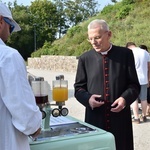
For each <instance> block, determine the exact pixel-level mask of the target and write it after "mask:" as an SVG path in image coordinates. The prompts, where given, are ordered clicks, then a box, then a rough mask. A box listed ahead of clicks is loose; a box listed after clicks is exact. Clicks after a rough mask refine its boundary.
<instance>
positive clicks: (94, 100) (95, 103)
mask: <svg viewBox="0 0 150 150" xmlns="http://www.w3.org/2000/svg"><path fill="white" fill-rule="evenodd" d="M100 97H101V95H96V94H94V95H92V96H91V97H90V99H89V105H90V106H91V108H92V110H93V109H94V108H96V107H100V106H101V105H103V104H104V102H103V101H101V100H100Z"/></svg>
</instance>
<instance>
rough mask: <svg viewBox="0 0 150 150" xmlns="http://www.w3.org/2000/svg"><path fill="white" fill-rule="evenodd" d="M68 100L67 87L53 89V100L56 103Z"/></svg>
mask: <svg viewBox="0 0 150 150" xmlns="http://www.w3.org/2000/svg"><path fill="white" fill-rule="evenodd" d="M67 99H68V88H67V87H54V88H53V100H54V101H56V102H64V101H66V100H67Z"/></svg>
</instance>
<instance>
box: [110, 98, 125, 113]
mask: <svg viewBox="0 0 150 150" xmlns="http://www.w3.org/2000/svg"><path fill="white" fill-rule="evenodd" d="M125 106H126V101H125V99H124V98H123V97H119V98H118V99H116V100H115V101H114V102H113V104H112V105H111V107H112V108H111V110H110V111H112V112H120V111H121V110H123V109H124V108H125Z"/></svg>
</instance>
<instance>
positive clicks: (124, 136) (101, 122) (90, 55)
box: [74, 45, 140, 150]
mask: <svg viewBox="0 0 150 150" xmlns="http://www.w3.org/2000/svg"><path fill="white" fill-rule="evenodd" d="M74 87H75V97H76V99H77V100H78V101H79V102H80V103H81V104H83V105H84V106H85V107H86V112H85V122H87V123H90V124H92V125H94V126H96V127H99V128H101V129H104V130H106V131H109V132H111V133H112V134H113V135H114V137H115V141H116V148H117V150H133V149H134V148H133V147H134V146H133V133H132V120H131V111H130V104H131V103H132V102H133V101H135V100H136V98H137V97H138V95H139V92H140V84H139V81H138V78H137V73H136V69H135V62H134V57H133V53H132V51H131V50H129V49H126V48H124V47H118V46H114V45H113V46H112V48H111V50H110V51H109V52H108V54H107V55H102V54H100V53H97V52H96V51H95V50H90V51H88V52H85V53H84V54H83V55H81V56H80V57H79V62H78V68H77V73H76V80H75V84H74ZM92 94H100V95H102V97H101V98H102V99H103V100H104V101H105V104H104V105H103V106H101V107H99V108H94V109H93V110H92V109H91V107H90V106H89V102H88V101H89V98H90V97H91V95H92ZM120 96H121V97H123V98H124V99H125V100H126V107H125V108H124V109H123V110H122V111H121V112H118V113H114V112H111V111H110V109H111V108H110V105H111V104H112V102H114V101H115V100H116V99H117V98H119V97H120Z"/></svg>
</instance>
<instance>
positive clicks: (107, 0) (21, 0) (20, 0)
mask: <svg viewBox="0 0 150 150" xmlns="http://www.w3.org/2000/svg"><path fill="white" fill-rule="evenodd" d="M1 1H2V2H6V4H7V3H8V2H14V0H1ZM31 1H32V2H33V1H34V0H17V4H18V5H21V4H23V5H24V6H27V5H30V4H31ZM97 1H98V3H99V4H100V10H101V9H103V7H105V6H107V5H108V4H112V3H111V0H97Z"/></svg>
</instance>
